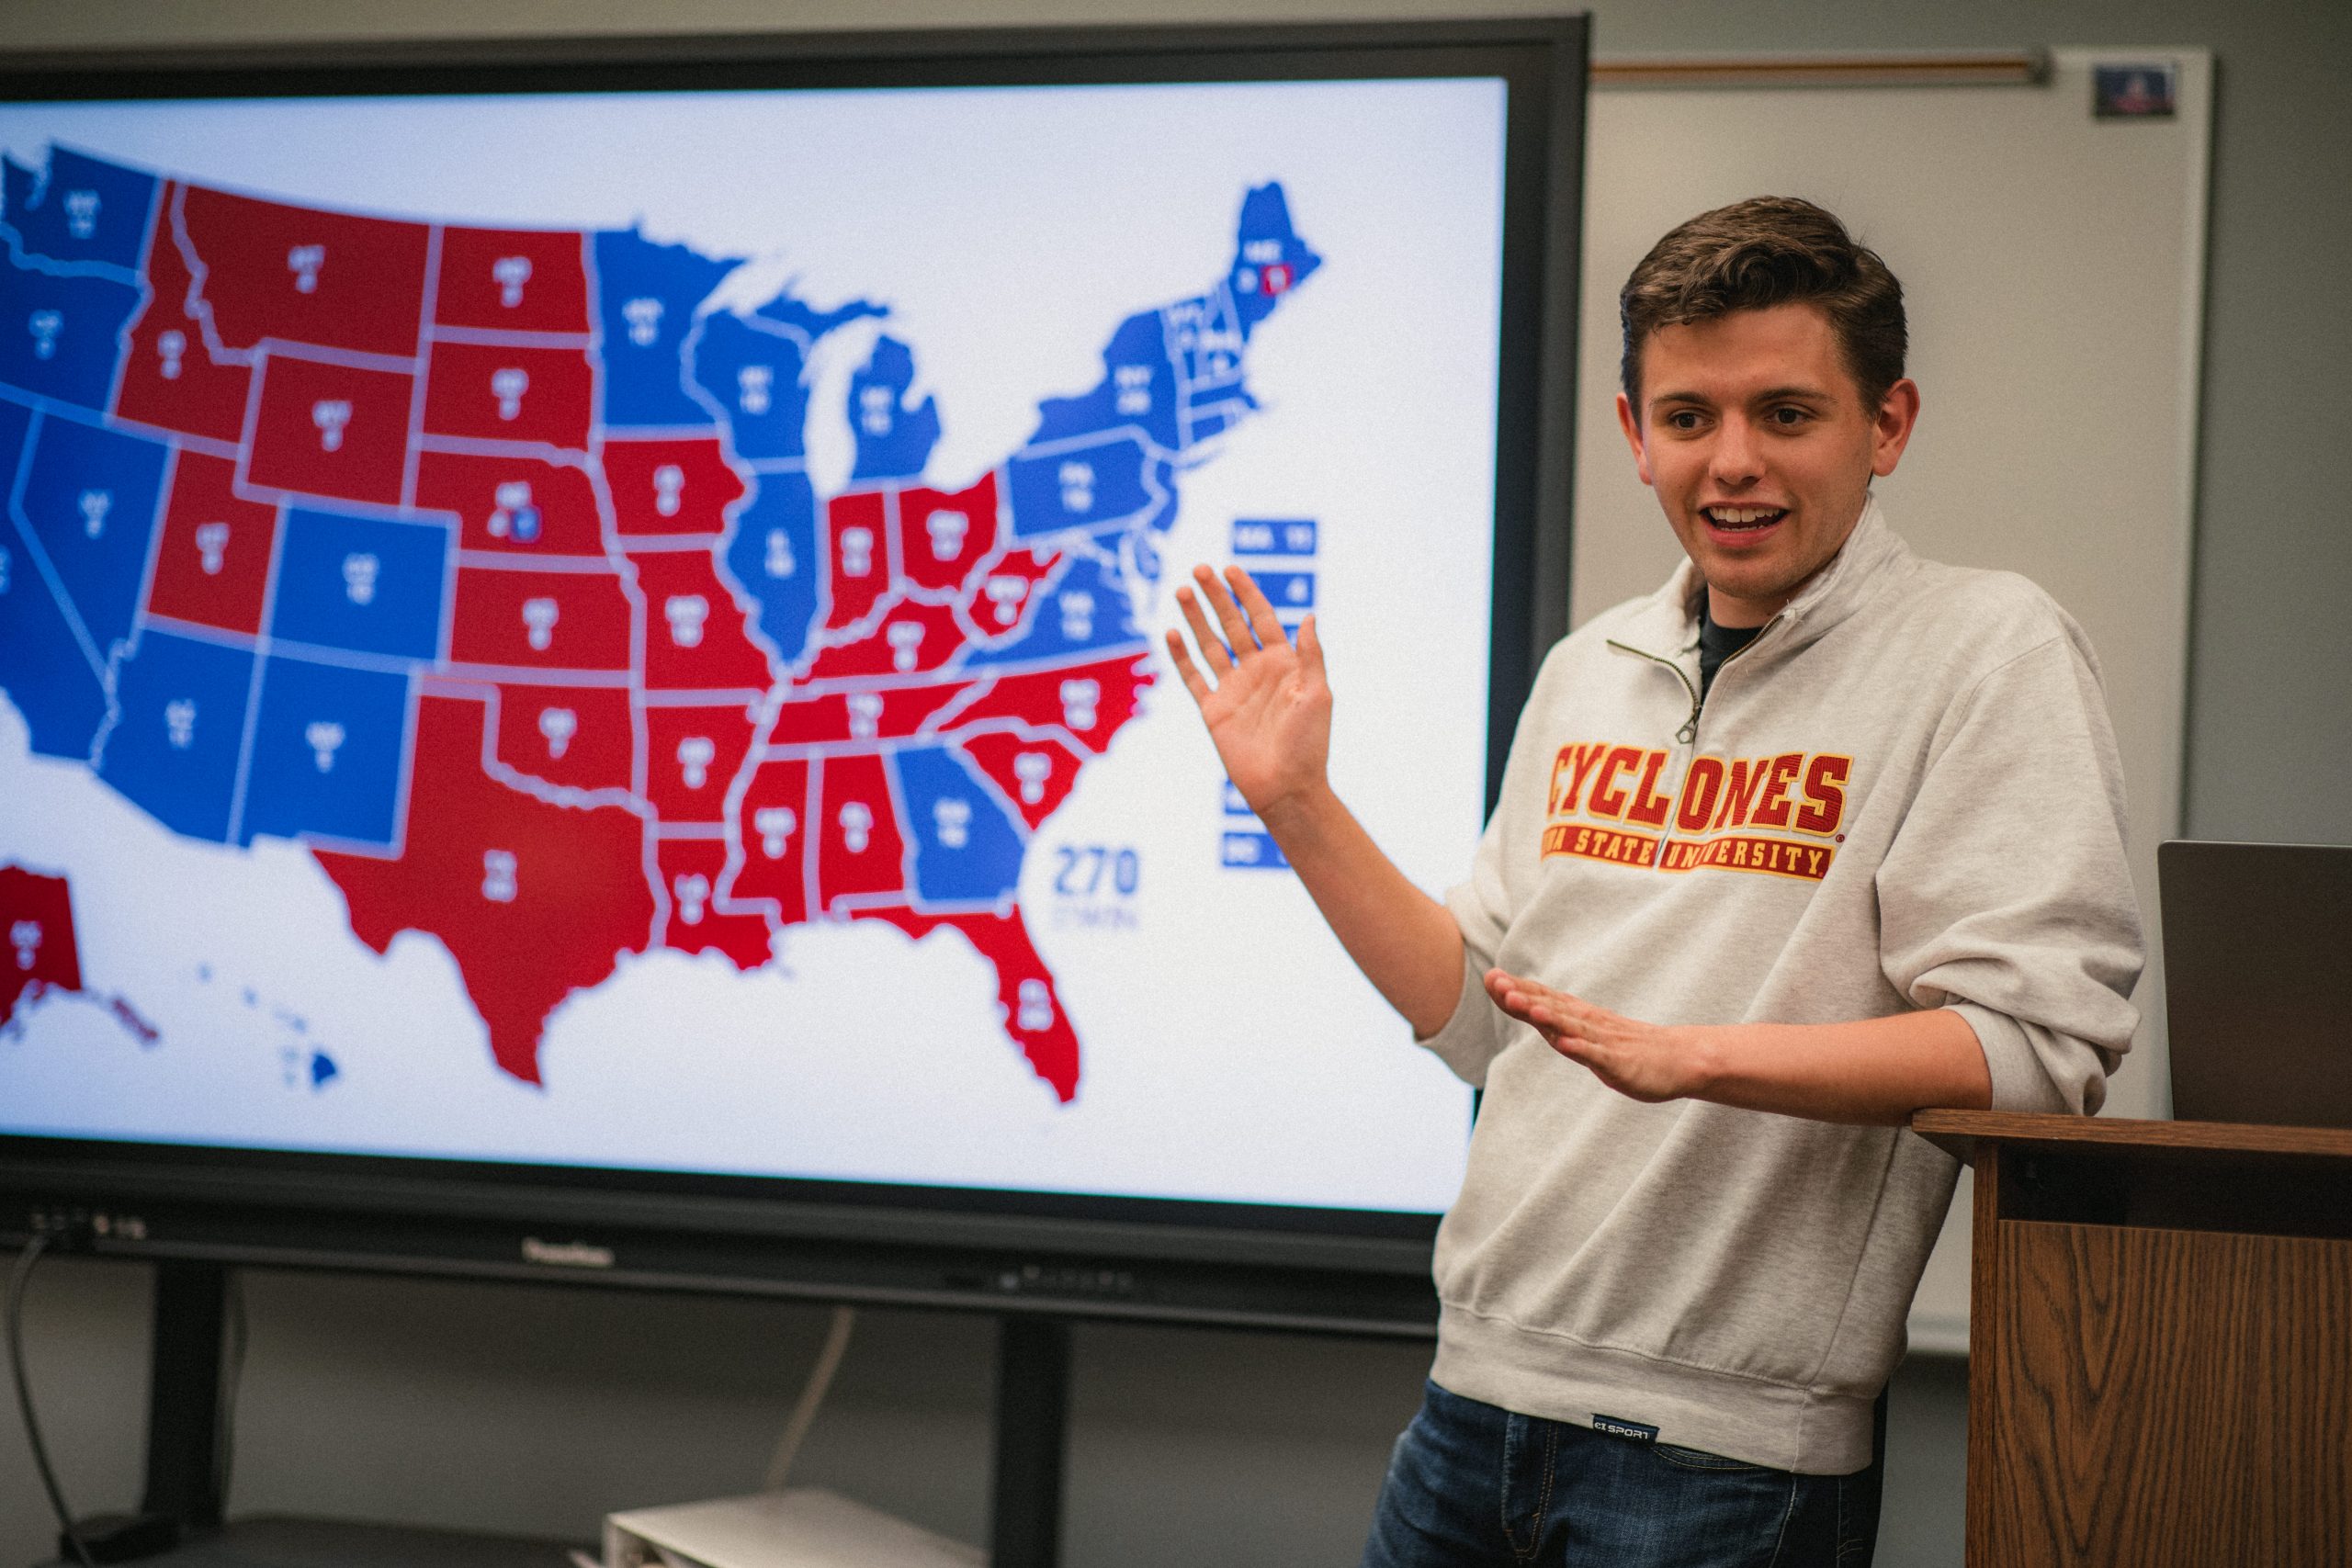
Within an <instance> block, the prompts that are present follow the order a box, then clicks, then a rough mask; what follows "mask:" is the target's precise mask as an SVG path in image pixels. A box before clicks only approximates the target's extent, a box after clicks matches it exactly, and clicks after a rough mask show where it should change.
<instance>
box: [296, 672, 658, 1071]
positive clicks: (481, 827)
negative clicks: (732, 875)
mask: <svg viewBox="0 0 2352 1568" xmlns="http://www.w3.org/2000/svg"><path fill="white" fill-rule="evenodd" d="M482 712H483V705H482V704H481V703H480V702H477V701H470V700H468V699H464V698H458V697H441V696H428V697H424V698H423V699H422V700H421V701H420V702H419V703H418V705H417V724H416V753H415V761H414V763H413V769H412V773H411V778H410V785H409V805H408V821H409V831H408V836H407V847H406V849H405V851H404V852H402V853H401V857H400V858H399V859H398V860H378V859H375V858H374V857H372V856H366V855H346V854H337V853H334V852H331V851H316V852H314V853H315V854H316V856H317V859H318V862H319V864H320V865H321V866H322V867H323V868H325V871H326V874H328V875H329V876H331V877H333V878H334V882H335V885H336V886H338V887H340V888H342V889H343V896H344V899H345V902H346V903H347V904H348V906H349V907H350V910H351V930H352V933H353V934H354V935H356V937H358V938H359V940H360V941H362V942H366V943H367V944H368V946H369V947H370V948H373V949H374V950H375V951H376V952H378V953H382V952H384V951H386V950H387V949H388V948H390V946H391V944H392V939H393V938H394V937H396V936H398V935H399V934H400V933H401V932H402V931H423V932H424V934H426V935H428V936H431V937H435V938H437V939H438V940H439V942H441V945H442V946H444V947H446V948H447V949H448V951H449V956H450V957H451V958H453V959H455V960H456V961H457V964H458V975H459V976H461V977H462V978H463V979H464V981H465V987H466V992H467V994H468V995H469V997H470V998H472V999H473V1004H474V1010H475V1011H476V1012H478V1013H480V1014H481V1021H482V1023H483V1024H484V1025H485V1026H486V1027H487V1029H488V1030H489V1033H490V1050H491V1055H492V1056H493V1057H495V1058H496V1059H497V1062H498V1065H499V1066H501V1067H503V1068H504V1069H505V1070H506V1071H507V1072H509V1073H511V1074H513V1075H514V1076H515V1077H517V1078H520V1079H522V1080H523V1081H524V1082H525V1083H537V1082H538V1081H539V1042H540V1040H541V1038H542V1037H543V1035H544V1032H545V1030H546V1025H547V1019H548V1014H549V1013H551V1012H553V1011H554V1010H556V1008H557V1007H559V1006H560V1005H561V1004H562V1002H563V999H564V998H566V997H568V996H570V995H571V993H572V992H574V991H576V990H582V989H585V988H587V987H594V986H596V985H600V984H602V983H603V981H604V980H605V977H606V976H609V975H611V974H612V972H613V964H614V962H615V960H616V959H617V958H618V957H619V956H620V955H621V954H622V953H637V952H641V951H643V950H644V948H645V946H646V943H647V942H648V940H649V938H650V933H651V931H652V929H653V917H654V905H653V889H652V888H651V887H650V886H648V884H647V882H646V878H645V858H644V853H645V850H644V834H645V824H644V823H643V822H642V821H640V820H639V818H638V817H637V816H636V815H635V814H634V813H632V812H629V811H627V810H624V809H622V808H621V807H614V806H607V807H594V808H593V809H587V808H582V807H568V806H552V805H549V804H548V803H547V802H545V801H541V800H537V799H534V798H533V797H532V796H530V795H526V794H524V793H522V792H521V791H519V790H514V789H509V788H508V787H507V786H506V785H504V784H499V783H496V782H495V781H493V780H492V778H491V777H490V776H489V775H488V774H487V773H483V772H482V766H481V755H482V752H481V748H482V723H483V719H482Z"/></svg>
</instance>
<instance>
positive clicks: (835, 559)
mask: <svg viewBox="0 0 2352 1568" xmlns="http://www.w3.org/2000/svg"><path fill="white" fill-rule="evenodd" d="M897 570H898V568H897V565H896V563H895V562H894V561H893V560H892V559H891V558H890V529H889V525H888V501H887V498H886V497H885V495H884V493H883V492H882V491H878V490H868V491H850V492H848V493H846V494H842V495H837V496H835V497H833V499H832V500H831V502H827V503H826V506H825V583H826V587H827V589H828V591H829V592H830V595H831V601H830V602H831V607H830V608H829V609H828V610H827V611H826V612H825V622H824V625H825V627H826V628H827V629H837V628H839V627H842V626H855V625H856V624H857V623H858V622H860V621H862V620H864V619H865V617H866V616H868V615H872V614H873V613H874V606H875V605H876V604H879V603H881V600H882V596H883V595H884V594H886V593H888V592H890V580H891V578H892V576H893V575H894V574H895V573H896V571H897Z"/></svg>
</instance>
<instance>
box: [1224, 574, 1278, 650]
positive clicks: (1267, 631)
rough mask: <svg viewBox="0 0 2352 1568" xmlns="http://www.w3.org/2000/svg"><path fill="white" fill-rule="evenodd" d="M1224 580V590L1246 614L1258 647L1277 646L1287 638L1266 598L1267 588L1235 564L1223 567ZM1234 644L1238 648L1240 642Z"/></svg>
mask: <svg viewBox="0 0 2352 1568" xmlns="http://www.w3.org/2000/svg"><path fill="white" fill-rule="evenodd" d="M1225 581H1226V584H1227V592H1230V593H1231V594H1232V595H1233V597H1234V600H1235V602H1236V604H1238V607H1239V608H1240V609H1241V610H1242V611H1243V612H1245V613H1246V614H1247V615H1248V616H1249V618H1250V635H1252V636H1253V637H1256V638H1257V639H1258V646H1259V647H1261V648H1279V647H1281V646H1282V645H1283V643H1286V642H1288V641H1289V640H1290V638H1289V637H1287V636H1286V635H1285V634H1284V633H1283V623H1282V621H1281V619H1280V617H1278V616H1276V615H1275V614H1274V606H1273V602H1272V600H1270V599H1268V598H1267V597H1266V591H1265V590H1264V589H1262V588H1261V587H1259V586H1258V580H1257V579H1256V578H1254V577H1252V576H1250V574H1249V573H1248V572H1246V571H1244V570H1241V569H1240V568H1239V567H1238V566H1229V567H1227V568H1226V569H1225ZM1234 646H1235V647H1237V648H1238V647H1239V646H1240V645H1239V644H1238V643H1237V644H1235V645H1234Z"/></svg>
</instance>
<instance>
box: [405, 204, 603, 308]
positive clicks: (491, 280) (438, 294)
mask: <svg viewBox="0 0 2352 1568" xmlns="http://www.w3.org/2000/svg"><path fill="white" fill-rule="evenodd" d="M587 243H588V242H587V237H586V236H585V235H582V234H577V233H572V232H569V231H564V230H557V229H458V228H450V229H444V230H442V231H441V267H440V272H439V275H438V276H436V277H435V280H434V286H433V319H434V320H435V321H437V322H439V323H440V324H442V325H443V326H450V327H479V328H481V329H482V330H484V331H486V332H510V333H585V332H587V331H588V330H589V328H590V323H589V320H588V268H587V265H586V263H585V261H584V260H583V259H582V258H583V255H584V253H585V249H586V246H587Z"/></svg>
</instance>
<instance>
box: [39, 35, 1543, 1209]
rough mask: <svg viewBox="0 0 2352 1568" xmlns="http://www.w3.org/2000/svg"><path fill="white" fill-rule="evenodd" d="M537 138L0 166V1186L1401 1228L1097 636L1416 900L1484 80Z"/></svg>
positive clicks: (541, 108) (1252, 841)
mask: <svg viewBox="0 0 2352 1568" xmlns="http://www.w3.org/2000/svg"><path fill="white" fill-rule="evenodd" d="M1180 74H1181V73H1180ZM1309 74H1310V75H1312V74H1313V73H1309ZM345 85H346V86H347V85H348V84H345ZM531 87H532V90H529V91H517V92H497V91H470V90H469V91H462V92H420V91H415V90H413V87H412V86H410V85H398V86H395V85H392V84H390V83H389V82H387V83H386V84H385V85H384V88H383V90H379V91H372V92H370V91H349V90H341V91H334V92H317V91H309V90H299V91H298V90H290V89H288V88H287V87H285V86H284V85H272V86H271V87H269V88H268V90H267V91H266V92H260V93H253V94H249V95H237V94H227V95H223V94H220V93H218V92H210V91H208V92H204V93H198V94H193V95H188V94H185V93H183V94H182V95H181V96H154V97H148V98H141V97H137V96H131V95H128V94H126V95H123V96H100V97H96V98H83V99H81V100H78V101H45V102H18V103H15V104H10V105H0V153H5V157H6V164H5V175H6V185H5V192H0V243H5V246H6V254H5V265H4V266H0V484H4V485H5V491H6V504H7V515H6V522H5V525H0V801H5V802H6V808H5V810H0V937H5V938H6V941H7V944H8V945H7V947H6V949H5V950H0V1135H5V1136H6V1138H7V1139H11V1140H18V1141H21V1143H20V1146H30V1143H31V1141H32V1140H42V1141H47V1140H65V1141H70V1142H71V1143H73V1144H75V1145H92V1146H96V1145H124V1146H130V1145H141V1146H147V1147H151V1148H153V1147H164V1148H169V1147H175V1146H176V1147H184V1148H188V1149H193V1150H238V1151H275V1152H278V1153H285V1154H300V1155H309V1156H397V1157H400V1158H402V1159H409V1160H416V1159H422V1160H428V1161H435V1162H443V1161H449V1162H465V1163H466V1164H467V1165H468V1166H469V1167H471V1168H482V1167H489V1168H497V1167H512V1168H517V1169H521V1168H529V1169H533V1170H540V1171H547V1170H557V1171H560V1170H567V1169H595V1170H604V1171H627V1172H644V1173H672V1174H677V1175H687V1176H695V1177H711V1178H729V1179H735V1178H761V1179H786V1182H802V1183H825V1184H833V1186H832V1187H831V1188H830V1189H829V1190H842V1188H841V1187H840V1184H849V1185H850V1186H851V1187H855V1188H860V1189H865V1188H881V1189H888V1188H892V1187H906V1188H910V1189H922V1190H970V1191H975V1192H979V1193H990V1192H996V1193H1006V1194H1014V1193H1018V1194H1044V1195H1069V1196H1082V1197H1086V1198H1093V1199H1114V1200H1178V1201H1185V1202H1187V1203H1198V1202H1206V1203H1216V1204H1230V1205H1245V1206H1252V1207H1265V1206H1272V1207H1275V1208H1297V1209H1302V1210H1313V1211H1342V1212H1357V1213H1365V1214H1385V1215H1394V1216H1406V1217H1410V1216H1420V1217H1423V1218H1424V1219H1425V1218H1426V1216H1429V1215H1431V1214H1433V1213H1436V1212H1438V1211H1440V1210H1441V1209H1442V1208H1443V1206H1444V1205H1445V1204H1446V1202H1447V1201H1450V1199H1451V1197H1452V1195H1453V1190H1454V1188H1455V1186H1456V1183H1457V1181H1458V1179H1459V1177H1460V1173H1461V1170H1462V1167H1463V1162H1464V1153H1465V1145H1466V1141H1467V1133H1468V1126H1469V1119H1470V1111H1471V1105H1470V1099H1469V1092H1468V1090H1467V1089H1465V1088H1464V1086H1463V1085H1462V1084H1460V1083H1459V1082H1457V1081H1455V1080H1454V1079H1453V1078H1452V1077H1450V1076H1449V1075H1448V1074H1447V1073H1446V1072H1445V1071H1444V1069H1443V1068H1442V1066H1440V1065H1439V1064H1438V1063H1437V1062H1436V1061H1435V1060H1433V1059H1431V1058H1430V1057H1428V1056H1427V1055H1424V1054H1422V1053H1420V1052H1419V1051H1418V1050H1416V1049H1415V1048H1414V1047H1413V1046H1412V1044H1411V1043H1410V1040H1409V1038H1408V1029H1407V1027H1406V1025H1404V1024H1403V1023H1402V1022H1401V1021H1398V1020H1397V1018H1396V1017H1395V1016H1394V1015H1393V1014H1392V1013H1391V1012H1390V1011H1389V1010H1387V1008H1386V1007H1385V1004H1383V1003H1382V1002H1381V1000H1380V999H1379V998H1378V997H1377V996H1376V995H1375V994H1374V992H1373V991H1372V989H1371V988H1370V987H1369V986H1368V985H1366V983H1365V982H1364V981H1363V979H1362V978H1361V977H1360V976H1358V975H1357V974H1356V972H1355V971H1354V969H1353V968H1352V966H1351V964H1350V963H1349V961H1348V960H1347V958H1346V957H1345V955H1344V954H1343V953H1341V952H1340V948H1339V947H1338V945H1337V943H1336V942H1334V941H1333V940H1332V939H1331V938H1330V936H1329V934H1328V932H1327V931H1325V929H1324V927H1323V926H1322V923H1321V921H1320V919H1318V918H1317V914H1316V912H1315V909H1314V908H1313V905H1312V903H1311V901H1310V900H1309V898H1308V897H1307V896H1306V892H1305V891H1304V889H1303V888H1302V887H1301V886H1300V885H1299V883H1298V881H1297V879H1296V877H1295V875H1294V874H1292V873H1291V871H1290V869H1289V868H1288V867H1287V866H1286V865H1285V864H1284V863H1283V858H1282V855H1281V852H1280V851H1279V849H1278V848H1277V847H1276V846H1275V844H1274V842H1273V840H1272V839H1271V838H1270V837H1269V836H1268V835H1267V834H1266V833H1265V831H1264V829H1263V826H1262V824H1261V823H1260V822H1259V821H1257V820H1256V819H1255V818H1253V817H1252V816H1251V815H1250V811H1249V808H1248V807H1247V805H1246V803H1243V802H1242V801H1241V800H1240V799H1239V798H1238V795H1235V794H1234V793H1233V792H1232V791H1231V789H1230V787H1229V786H1228V785H1227V784H1226V783H1225V781H1224V780H1223V777H1222V774H1221V773H1220V770H1219V769H1218V766H1217V763H1216V757H1215V755H1214V752H1213V750H1212V749H1211V747H1210V746H1209V743H1208V741H1207V739H1206V737H1205V735H1204V732H1203V730H1202V728H1201V726H1200V724H1199V721H1198V718H1197V716H1196V715H1195V714H1194V712H1193V705H1192V702H1191V700H1190V698H1189V697H1188V696H1187V695H1186V694H1185V693H1184V692H1183V690H1182V686H1181V684H1180V683H1179V682H1176V681H1175V679H1174V678H1173V674H1172V671H1170V668H1169V665H1168V661H1167V658H1166V654H1165V649H1164V648H1163V647H1162V646H1161V642H1160V637H1161V634H1162V632H1163V631H1164V629H1165V628H1167V627H1168V626H1171V625H1173V624H1176V621H1177V616H1176V613H1175V607H1174V604H1173V602H1172V598H1171V591H1172V589H1173V587H1174V586H1175V584H1176V583H1177V582H1178V581H1182V574H1184V573H1185V572H1187V571H1188V570H1190V568H1191V567H1192V566H1193V564H1194V563H1196V562H1206V563H1209V564H1211V565H1215V566H1220V567H1222V566H1224V565H1227V564H1238V565H1239V566H1241V567H1243V568H1245V569H1246V570H1249V571H1250V572H1251V573H1253V574H1254V575H1255V576H1256V578H1257V580H1258V581H1259V582H1260V583H1261V585H1262V586H1263V587H1264V589H1265V591H1266V592H1267V593H1268V595H1269V596H1270V598H1271V599H1272V601H1273V603H1274V604H1275V605H1276V606H1277V607H1278V609H1279V611H1280V613H1281V615H1282V616H1283V619H1284V621H1285V623H1286V624H1287V625H1288V626H1291V627H1293V628H1295V626H1296V625H1297V622H1298V620H1299V619H1300V618H1301V617H1302V616H1304V615H1306V614H1308V613H1312V614H1313V615H1315V616H1316V617H1317V626H1318V629H1319V630H1320V633H1321V636H1322V638H1323V641H1324V643H1325V645H1326V647H1327V648H1328V649H1329V657H1330V660H1331V667H1332V671H1333V680H1334V684H1335V687H1336V689H1337V692H1338V699H1339V709H1338V711H1339V721H1338V728H1337V733H1336V736H1335V739H1334V744H1333V754H1332V773H1333V776H1334V780H1335V783H1336V784H1337V785H1338V787H1339V789H1340V792H1341V794H1342V795H1343V796H1344V797H1345V798H1346V799H1347V800H1348V801H1349V802H1350V803H1351V805H1352V806H1353V807H1355V809H1356V810H1357V812H1358V813H1359V814H1360V815H1361V816H1362V817H1363V819H1364V820H1365V822H1366V823H1367V824H1368V826H1369V827H1370V828H1371V829H1372V831H1373V832H1374V835H1375V836H1376V837H1377V838H1378V840H1380V841H1381V843H1382V844H1383V845H1384V846H1385V848H1386V849H1387V850H1388V851H1389V852H1390V853H1391V854H1392V855H1393V856H1395V857H1396V859H1397V861H1398V862H1399V863H1400V864H1402V865H1403V866H1404V868H1405V869H1406V870H1407V872H1408V874H1410V875H1411V876H1412V877H1413V878H1414V879H1415V880H1416V881H1418V882H1419V883H1420V884H1422V885H1423V886H1427V887H1429V888H1430V889H1432V890H1436V889H1439V888H1441V887H1442V886H1444V885H1445V884H1446V883H1447V882H1449V881H1450V880H1452V879H1453V878H1455V877H1457V876H1458V875H1459V874H1461V873H1462V871H1463V869H1464V867H1465V865H1466V863H1467V862H1468V859H1469V856H1470V852H1471V850H1472V847H1473V844H1474V842H1475V840H1476V834H1477V832H1478V830H1479V827H1480V823H1481V819H1482V817H1483V814H1484V805H1485V801H1486V798H1487V785H1488V780H1487V766H1488V757H1489V752H1490V740H1491V737H1490V729H1491V720H1492V709H1493V707H1494V705H1495V703H1496V700H1497V697H1498V692H1497V690H1496V688H1495V686H1494V684H1493V673H1494V668H1495V654H1494V647H1493V639H1494V634H1495V629H1496V615H1497V610H1496V606H1497V604H1498V599H1497V587H1496V574H1497V566H1498V561H1497V553H1496V541H1497V537H1498V525H1497V515H1498V407H1499V392H1498V388H1499V386H1500V383H1501V378H1502V375H1503V371H1502V363H1503V360H1504V358H1505V356H1506V355H1505V344H1504V321H1505V305H1504V299H1503V290H1504V276H1505V267H1504V250H1505V237H1504V231H1505V205H1506V203H1505V193H1506V140H1507V137H1506V131H1507V125H1508V121H1509V116H1510V101H1509V100H1510V85H1509V84H1508V82H1507V81H1506V79H1505V78H1504V77H1503V76H1501V75H1499V74H1481V73H1476V72H1472V73H1460V74H1454V73H1442V72H1441V73H1406V74H1400V75H1397V76H1391V77H1385V78H1384V77H1382V76H1380V75H1377V74H1363V75H1354V76H1349V77H1344V78H1340V79H1328V78H1327V79H1291V80H1283V79H1261V80H1211V79H1204V80H1172V81H1125V82H1122V81H1101V80H1086V81H1070V82H1059V83H1054V82H1026V83H1021V84H999V85H953V84H943V85H878V84H876V85H850V86H809V85H771V86H758V87H739V86H729V87H724V88H719V87H709V86H705V87H689V86H686V85H682V84H681V83H680V81H678V80H677V79H676V73H672V75H671V76H670V77H668V78H664V79H663V80H662V83H661V84H659V85H651V84H645V85H639V84H631V85H628V90H564V89H563V87H562V85H561V84H560V82H555V83H550V82H549V81H548V80H546V79H544V76H542V77H541V78H539V79H535V80H534V82H533V83H532V84H531ZM1510 700H1513V701H1515V700H1516V698H1515V694H1510ZM44 1146H46V1145H44ZM784 1185H785V1183H783V1182H779V1183H777V1186H778V1187H779V1189H780V1190H781V1189H782V1188H783V1187H784Z"/></svg>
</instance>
